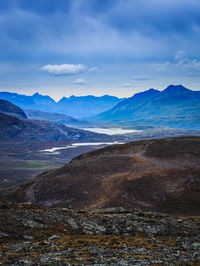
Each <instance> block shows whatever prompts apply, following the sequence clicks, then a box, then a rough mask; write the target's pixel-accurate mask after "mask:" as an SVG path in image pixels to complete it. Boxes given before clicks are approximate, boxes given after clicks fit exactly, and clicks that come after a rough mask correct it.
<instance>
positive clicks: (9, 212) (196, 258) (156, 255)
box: [0, 203, 200, 265]
mask: <svg viewBox="0 0 200 266" xmlns="http://www.w3.org/2000/svg"><path fill="white" fill-rule="evenodd" d="M0 228H1V229H0V263H1V264H2V265H199V263H200V217H187V218H185V217H184V218H183V217H171V216H168V215H165V214H162V213H154V212H141V211H139V210H131V211H127V210H125V209H123V208H109V209H96V210H94V211H90V212H86V211H78V210H77V211H75V210H72V209H66V208H52V209H51V208H41V207H40V208H38V207H35V206H31V205H16V204H12V205H11V204H4V203H0Z"/></svg>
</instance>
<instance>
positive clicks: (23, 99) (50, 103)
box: [0, 92, 124, 118]
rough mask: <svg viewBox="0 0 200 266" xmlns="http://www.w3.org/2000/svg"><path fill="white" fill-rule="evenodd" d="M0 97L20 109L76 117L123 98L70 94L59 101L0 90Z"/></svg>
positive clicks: (112, 104)
mask: <svg viewBox="0 0 200 266" xmlns="http://www.w3.org/2000/svg"><path fill="white" fill-rule="evenodd" d="M0 99H3V100H7V101H9V102H11V103H13V104H15V105H17V106H19V107H20V108H22V109H32V110H40V111H44V112H49V111H50V112H52V113H55V112H56V113H62V114H66V115H70V116H74V117H77V118H82V117H87V116H93V115H97V114H99V113H101V112H104V111H106V110H108V109H110V108H112V107H113V106H114V105H116V104H117V103H119V102H120V101H122V100H124V99H120V98H117V97H115V96H109V95H104V96H101V97H96V96H93V95H88V96H73V95H72V96H71V97H69V98H66V97H63V98H62V99H61V100H60V101H58V102H55V101H54V100H53V99H52V98H51V97H49V96H47V95H41V94H39V93H35V94H33V95H32V96H27V95H22V94H18V93H10V92H0Z"/></svg>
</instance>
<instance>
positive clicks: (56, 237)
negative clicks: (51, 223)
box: [48, 235, 60, 241]
mask: <svg viewBox="0 0 200 266" xmlns="http://www.w3.org/2000/svg"><path fill="white" fill-rule="evenodd" d="M54 239H60V237H59V236H57V235H53V236H50V237H49V238H48V240H49V241H51V240H54Z"/></svg>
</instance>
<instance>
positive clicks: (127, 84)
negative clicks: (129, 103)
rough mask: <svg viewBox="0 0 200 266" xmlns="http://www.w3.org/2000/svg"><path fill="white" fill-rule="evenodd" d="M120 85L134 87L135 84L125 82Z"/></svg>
mask: <svg viewBox="0 0 200 266" xmlns="http://www.w3.org/2000/svg"><path fill="white" fill-rule="evenodd" d="M120 87H125V88H130V87H133V85H131V83H123V84H121V85H120Z"/></svg>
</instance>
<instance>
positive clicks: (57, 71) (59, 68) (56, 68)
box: [39, 64, 88, 76]
mask: <svg viewBox="0 0 200 266" xmlns="http://www.w3.org/2000/svg"><path fill="white" fill-rule="evenodd" d="M39 70H40V71H45V72H48V73H50V74H51V75H56V76H59V75H76V74H79V73H82V72H86V71H87V70H88V67H87V66H84V65H81V64H78V65H73V64H62V65H50V64H48V65H45V66H43V67H41V68H40V69H39Z"/></svg>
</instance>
